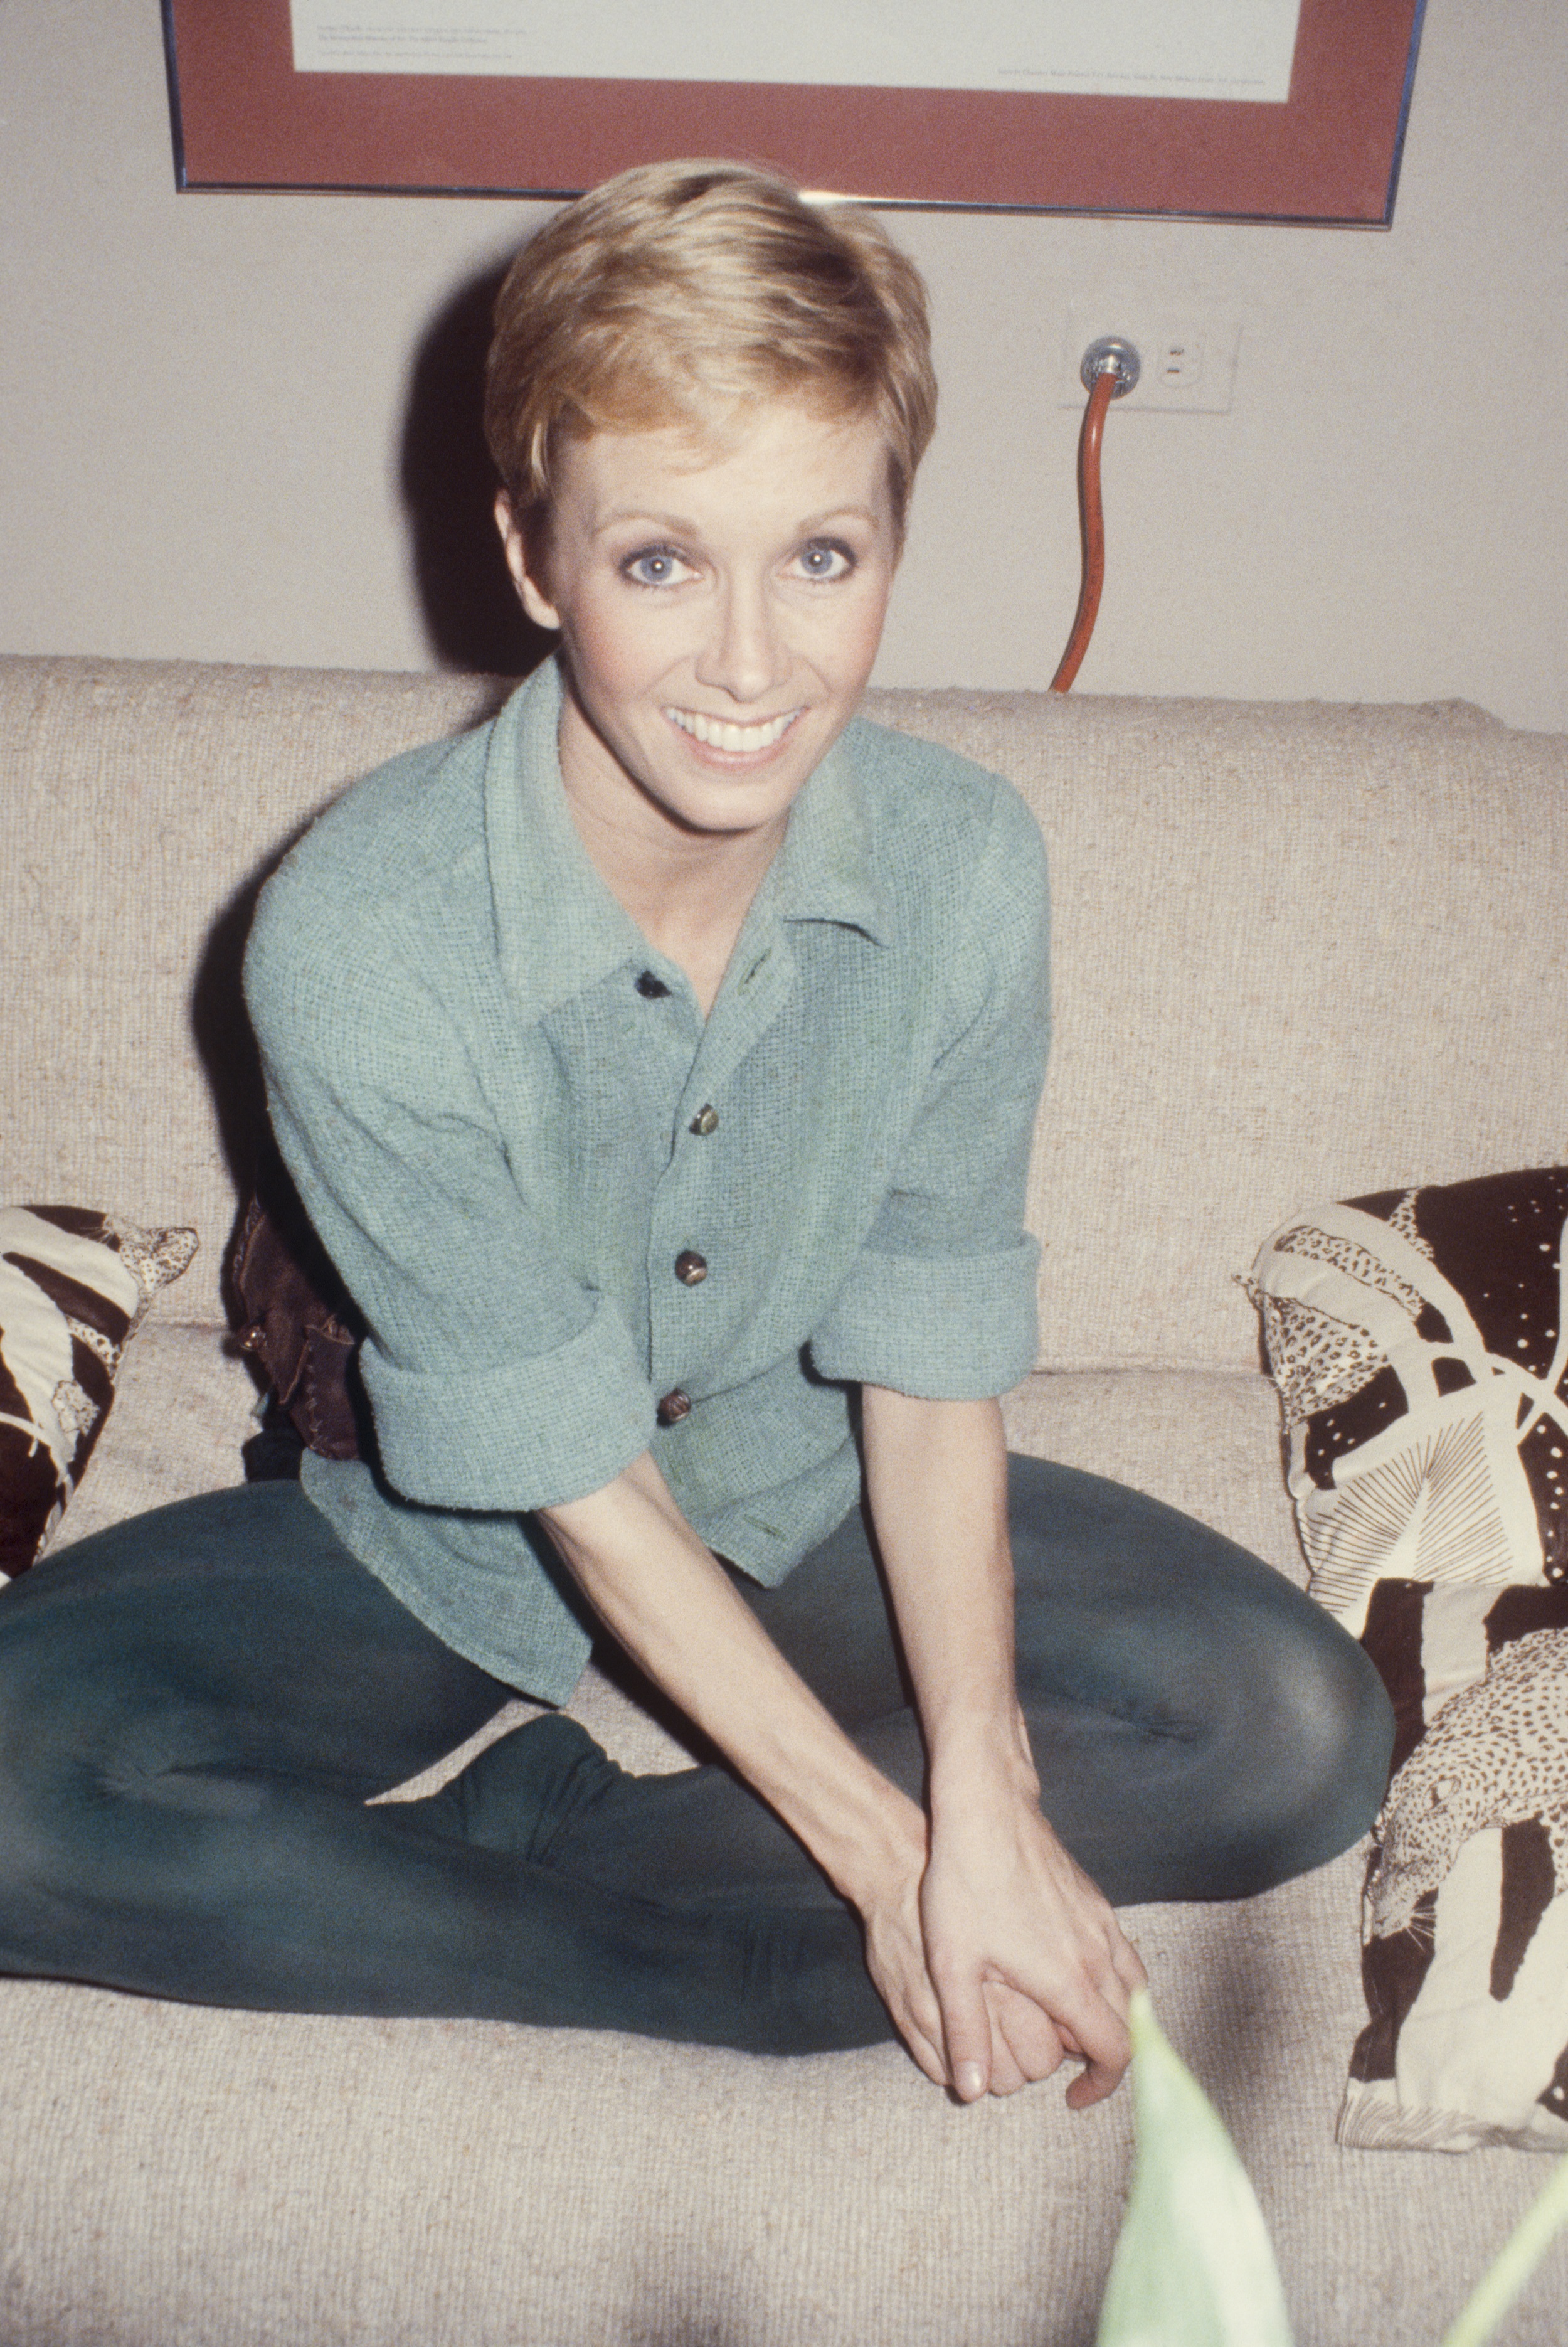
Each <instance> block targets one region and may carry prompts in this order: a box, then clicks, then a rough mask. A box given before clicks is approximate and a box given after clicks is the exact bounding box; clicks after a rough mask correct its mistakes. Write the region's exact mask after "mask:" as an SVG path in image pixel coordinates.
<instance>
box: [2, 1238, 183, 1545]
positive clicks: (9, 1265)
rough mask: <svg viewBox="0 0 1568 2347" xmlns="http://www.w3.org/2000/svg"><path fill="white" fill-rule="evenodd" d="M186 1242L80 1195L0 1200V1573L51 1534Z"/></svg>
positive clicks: (177, 1269)
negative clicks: (50, 1202)
mask: <svg viewBox="0 0 1568 2347" xmlns="http://www.w3.org/2000/svg"><path fill="white" fill-rule="evenodd" d="M196 1245H197V1240H196V1233H195V1232H194V1231H192V1230H183V1229H176V1230H151V1231H149V1230H141V1229H139V1228H138V1226H137V1225H135V1224H134V1223H122V1222H118V1221H117V1220H116V1219H115V1217H114V1216H113V1215H110V1214H97V1213H94V1212H92V1211H90V1210H89V1209H87V1208H84V1207H80V1206H6V1207H0V1580H6V1581H11V1580H15V1577H16V1575H17V1574H18V1573H26V1571H27V1569H28V1567H29V1566H30V1565H32V1564H33V1563H36V1560H37V1558H38V1557H39V1556H40V1555H41V1554H42V1553H43V1551H44V1550H45V1548H46V1546H47V1545H48V1542H49V1541H50V1540H51V1539H52V1538H53V1536H54V1534H55V1532H56V1529H57V1528H58V1525H59V1522H60V1519H61V1518H62V1516H63V1515H64V1514H65V1512H66V1505H67V1501H69V1499H70V1497H71V1494H72V1493H73V1491H75V1490H76V1488H77V1484H78V1483H79V1482H80V1481H81V1479H82V1474H83V1471H84V1470H85V1469H86V1467H87V1460H88V1459H89V1458H90V1457H91V1455H92V1450H93V1445H94V1444H95V1443H96V1442H97V1439H98V1436H99V1434H100V1433H101V1432H102V1430H103V1425H104V1420H105V1419H106V1418H107V1417H108V1410H109V1405H110V1403H111V1402H112V1401H113V1399H114V1381H115V1378H116V1376H117V1375H118V1370H119V1365H120V1361H121V1359H122V1358H123V1357H124V1353H125V1348H126V1346H127V1345H128V1343H129V1341H130V1339H131V1337H133V1336H134V1335H135V1334H136V1331H137V1329H138V1327H139V1326H140V1324H141V1319H142V1316H143V1314H144V1313H145V1312H146V1310H147V1307H148V1306H149V1303H150V1302H151V1300H152V1298H153V1296H155V1295H156V1294H157V1292H158V1290H159V1288H160V1287H166V1286H168V1285H169V1281H170V1280H173V1279H178V1278H179V1275H180V1273H181V1272H182V1271H184V1270H185V1268H186V1267H187V1266H188V1265H189V1264H190V1259H191V1257H192V1256H193V1255H195V1253H196Z"/></svg>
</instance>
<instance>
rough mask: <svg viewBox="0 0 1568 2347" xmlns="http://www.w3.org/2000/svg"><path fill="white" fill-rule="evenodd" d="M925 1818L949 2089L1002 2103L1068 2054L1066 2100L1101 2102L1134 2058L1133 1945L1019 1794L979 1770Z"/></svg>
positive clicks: (1078, 2106)
mask: <svg viewBox="0 0 1568 2347" xmlns="http://www.w3.org/2000/svg"><path fill="white" fill-rule="evenodd" d="M933 1809H934V1810H935V1813H936V1816H937V1819H938V1824H937V1825H936V1826H935V1827H934V1828H933V1831H932V1848H931V1855H930V1860H929V1862H928V1863H927V1868H926V1872H925V1878H924V1880H923V1881H922V1883H921V1886H920V1917H921V1925H922V1932H923V1939H924V1949H925V1958H926V1969H927V1973H928V1975H929V1978H930V1982H931V1984H932V1988H933V1991H934V1993H935V1996H936V1999H937V2002H938V2006H939V2008H940V2014H941V2029H942V2044H943V2047H944V2050H945V2052H946V2055H947V2067H948V2077H949V2079H950V2081H951V2084H952V2086H953V2089H954V2092H955V2093H956V2094H957V2095H958V2096H959V2098H960V2099H961V2100H962V2101H964V2102H972V2101H974V2100H975V2098H976V2097H977V2096H980V2095H983V2094H985V2093H986V2092H988V2090H989V2092H990V2093H991V2094H994V2095H1009V2094H1012V2093H1014V2092H1015V2091H1016V2090H1017V2088H1019V2087H1020V2086H1027V2085H1028V2084H1029V2083H1030V2081H1031V2080H1033V2079H1036V2078H1045V2077H1049V2076H1050V2075H1051V2073H1052V2072H1053V2071H1055V2070H1056V2069H1058V2068H1059V2067H1060V2065H1061V2062H1062V2059H1063V2057H1064V2056H1071V2057H1073V2058H1075V2059H1078V2060H1081V2061H1082V2062H1083V2063H1084V2065H1086V2066H1085V2068H1084V2069H1083V2071H1082V2073H1081V2075H1080V2076H1078V2077H1076V2078H1075V2079H1074V2080H1073V2082H1072V2084H1071V2086H1069V2088H1068V2090H1067V2099H1068V2102H1069V2103H1070V2104H1071V2106H1072V2107H1073V2108H1074V2109H1075V2110H1082V2109H1085V2108H1086V2107H1087V2106H1089V2105H1090V2104H1091V2103H1097V2102H1099V2101H1100V2100H1101V2099H1102V2096H1106V2095H1109V2094H1111V2093H1112V2092H1113V2090H1114V2089H1115V2087H1116V2086H1117V2085H1118V2084H1119V2082H1120V2080H1121V2078H1122V2073H1123V2071H1124V2070H1125V2069H1126V2067H1127V2064H1128V2061H1129V2059H1130V2057H1131V2054H1132V2045H1131V2041H1130V2040H1129V2038H1128V2034H1127V2004H1128V2000H1129V1998H1130V1996H1131V1995H1132V1991H1133V1989H1134V1988H1137V1987H1140V1986H1141V1985H1143V1983H1144V1981H1145V1979H1146V1975H1145V1973H1144V1971H1143V1963H1141V1961H1140V1959H1139V1956H1138V1952H1137V1951H1136V1949H1135V1948H1134V1947H1133V1946H1132V1942H1130V1941H1129V1940H1128V1939H1127V1937H1126V1935H1125V1934H1124V1932H1122V1927H1121V1925H1120V1924H1119V1923H1118V1922H1117V1921H1116V1917H1115V1915H1114V1914H1113V1913H1112V1910H1111V1907H1110V1905H1109V1903H1108V1902H1107V1901H1106V1900H1105V1899H1104V1898H1103V1897H1102V1894H1101V1892H1100V1891H1098V1890H1097V1889H1096V1888H1095V1885H1094V1884H1093V1883H1092V1882H1091V1881H1090V1879H1089V1877H1088V1876H1087V1875H1086V1874H1085V1873H1084V1871H1083V1870H1082V1868H1081V1867H1080V1866H1079V1865H1078V1864H1077V1863H1076V1862H1075V1860H1073V1859H1072V1858H1071V1857H1070V1856H1069V1854H1068V1852H1067V1851H1066V1850H1064V1849H1063V1848H1062V1846H1061V1842H1060V1841H1059V1840H1057V1838H1056V1836H1055V1835H1054V1834H1053V1833H1052V1831H1051V1829H1050V1826H1049V1825H1048V1824H1047V1823H1046V1820H1045V1819H1044V1818H1042V1817H1041V1815H1040V1809H1039V1808H1038V1806H1037V1805H1036V1802H1035V1800H1034V1799H1033V1798H1032V1797H1031V1796H1030V1792H1029V1790H1028V1788H1027V1786H1021V1785H1020V1786H1018V1787H1016V1788H1015V1787H1004V1786H1003V1785H1001V1784H999V1783H998V1782H997V1781H996V1779H995V1777H994V1776H992V1777H991V1778H990V1780H989V1783H988V1782H983V1781H982V1779H981V1778H979V1776H978V1775H977V1776H976V1777H975V1778H971V1779H970V1780H969V1783H968V1788H967V1789H966V1790H965V1792H964V1793H963V1794H962V1795H961V1796H960V1795H958V1794H957V1793H956V1790H955V1788H954V1787H953V1785H952V1784H951V1783H949V1785H948V1788H947V1793H946V1796H945V1797H938V1798H937V1799H934V1801H933Z"/></svg>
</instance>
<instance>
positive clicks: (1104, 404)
mask: <svg viewBox="0 0 1568 2347" xmlns="http://www.w3.org/2000/svg"><path fill="white" fill-rule="evenodd" d="M1119 380H1120V377H1119V376H1118V374H1117V373H1116V370H1115V368H1114V367H1112V366H1104V367H1102V369H1101V371H1100V373H1099V374H1097V375H1096V376H1095V378H1094V388H1093V390H1092V391H1091V393H1090V395H1089V405H1088V406H1087V407H1086V408H1085V409H1084V411H1083V429H1082V431H1081V433H1080V434H1079V436H1078V511H1079V520H1080V523H1081V528H1082V532H1083V584H1082V585H1081V587H1080V589H1079V590H1078V610H1077V612H1076V614H1075V615H1074V618H1073V621H1072V633H1071V635H1070V636H1069V637H1068V639H1067V650H1066V651H1064V652H1063V653H1062V655H1061V662H1060V664H1059V665H1058V668H1057V671H1056V674H1055V675H1054V676H1053V677H1052V678H1051V680H1050V690H1051V691H1052V692H1066V691H1067V689H1068V687H1069V686H1070V685H1071V682H1072V680H1073V678H1074V677H1075V676H1076V675H1077V674H1078V671H1079V669H1080V667H1081V665H1082V661H1083V655H1084V653H1085V652H1086V651H1088V650H1089V639H1090V637H1091V635H1092V634H1093V633H1094V621H1095V619H1096V617H1097V615H1098V613H1099V610H1100V590H1101V589H1102V587H1103V586H1104V584H1105V512H1104V508H1103V507H1102V504H1101V502H1100V443H1101V441H1102V439H1103V438H1104V436H1105V411H1106V409H1107V408H1108V407H1109V406H1110V405H1111V402H1112V399H1113V398H1114V396H1115V394H1116V385H1117V383H1118V382H1119Z"/></svg>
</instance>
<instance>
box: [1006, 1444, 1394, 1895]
mask: <svg viewBox="0 0 1568 2347" xmlns="http://www.w3.org/2000/svg"><path fill="white" fill-rule="evenodd" d="M1009 1500H1010V1507H1009V1513H1010V1517H1011V1523H1012V1536H1013V1555H1014V1563H1015V1567H1016V1571H1017V1574H1018V1590H1019V1598H1018V1648H1019V1683H1020V1693H1021V1695H1022V1697H1023V1701H1024V1706H1025V1711H1026V1714H1027V1716H1028V1719H1029V1726H1030V1738H1031V1741H1032V1744H1033V1747H1034V1754H1035V1759H1036V1764H1037V1766H1038V1768H1039V1769H1040V1779H1041V1786H1042V1793H1041V1805H1042V1807H1043V1809H1044V1810H1045V1813H1046V1815H1047V1817H1048V1818H1050V1821H1051V1823H1052V1825H1053V1826H1054V1828H1055V1829H1056V1830H1057V1832H1058V1833H1059V1834H1060V1835H1061V1839H1062V1840H1063V1841H1064V1842H1065V1843H1066V1844H1067V1847H1068V1848H1069V1850H1071V1852H1072V1854H1073V1856H1074V1857H1075V1858H1076V1859H1077V1860H1078V1861H1079V1863H1080V1864H1081V1866H1082V1867H1083V1868H1084V1870H1085V1871H1086V1872H1087V1873H1089V1874H1090V1875H1091V1876H1092V1878H1093V1879H1094V1881H1096V1882H1098V1883H1099V1884H1100V1886H1101V1888H1102V1890H1103V1891H1104V1892H1105V1893H1106V1896H1107V1897H1108V1898H1110V1899H1111V1900H1112V1901H1115V1902H1117V1903H1119V1904H1128V1903H1132V1902H1133V1901H1143V1900H1153V1899H1234V1898H1241V1897H1245V1896H1246V1895H1247V1894H1249V1893H1251V1892H1253V1891H1262V1890H1266V1889H1267V1888H1268V1887H1269V1886H1270V1885H1271V1884H1273V1883H1276V1882H1283V1881H1287V1880H1288V1879H1289V1877H1291V1876H1292V1875H1296V1874H1302V1873H1305V1872H1307V1870H1309V1869H1310V1868H1312V1867H1315V1866H1321V1865H1322V1864H1324V1863H1325V1862H1326V1860H1328V1859H1330V1858H1333V1857H1335V1856H1337V1854H1338V1852H1339V1851H1340V1850H1346V1849H1348V1847H1349V1846H1350V1844H1351V1843H1352V1842H1354V1841H1355V1840H1357V1839H1358V1836H1359V1835H1361V1834H1362V1833H1364V1832H1365V1831H1366V1829H1367V1828H1368V1826H1369V1825H1370V1824H1371V1822H1372V1819H1373V1817H1374V1816H1375V1815H1376V1813H1377V1809H1378V1803H1379V1802H1380V1801H1381V1799H1382V1797H1383V1791H1384V1788H1385V1786H1386V1784H1387V1781H1388V1768H1389V1749H1390V1747H1391V1744H1392V1739H1393V1715H1392V1712H1391V1710H1390V1707H1389V1699H1388V1696H1387V1695H1386V1694H1385V1693H1384V1690H1383V1686H1382V1682H1381V1681H1380V1680H1379V1678H1378V1675H1377V1672H1376V1671H1375V1670H1374V1668H1373V1666H1372V1665H1371V1663H1370V1662H1369V1661H1368V1657H1367V1655H1365V1654H1364V1653H1363V1651H1362V1650H1361V1648H1360V1647H1359V1646H1358V1645H1356V1644H1355V1642H1354V1640H1352V1639H1351V1638H1349V1637H1348V1636H1347V1635H1346V1634H1345V1632H1344V1631H1343V1630H1341V1629H1340V1627H1339V1625H1338V1624H1337V1623H1336V1622H1335V1621H1334V1620H1333V1618H1332V1617H1331V1616H1330V1615H1329V1614H1326V1613H1325V1612H1324V1611H1323V1610H1322V1608H1321V1607H1320V1606H1317V1605H1315V1604H1313V1603H1312V1601H1311V1600H1310V1599H1309V1598H1307V1597H1306V1596H1304V1595H1303V1594H1302V1593H1301V1591H1300V1590H1298V1589H1296V1587H1295V1586H1294V1584H1293V1583H1290V1582H1288V1581H1286V1579H1285V1578H1284V1576H1283V1575H1282V1574H1280V1573H1276V1572H1274V1571H1272V1570H1271V1569H1270V1567H1269V1566H1267V1565H1266V1564H1264V1563H1260V1562H1259V1560H1258V1559H1257V1558H1256V1557H1254V1556H1251V1555H1249V1554H1248V1553H1246V1551H1245V1549H1240V1548H1237V1547H1236V1546H1235V1544H1234V1542H1230V1541H1226V1540H1224V1539H1222V1538H1221V1537H1220V1535H1219V1534H1218V1533H1217V1532H1211V1531H1210V1530H1209V1529H1208V1527H1207V1526H1206V1525H1204V1524H1201V1523H1198V1522H1195V1521H1194V1519H1193V1518H1192V1517H1190V1516H1184V1515H1182V1514H1180V1513H1179V1512H1177V1511H1176V1510H1174V1509H1173V1508H1168V1507H1165V1506H1163V1505H1162V1503H1161V1502H1160V1501H1156V1500H1151V1499H1148V1498H1146V1497H1145V1496H1144V1495H1143V1494H1142V1493H1141V1492H1137V1491H1129V1490H1127V1489H1126V1488H1125V1487H1124V1486H1122V1485H1121V1484H1117V1483H1112V1482H1107V1481H1105V1480H1104V1479H1103V1478H1102V1477H1100V1476H1097V1475H1086V1474H1081V1473H1080V1472H1078V1471H1076V1470H1074V1469H1071V1468H1065V1467H1058V1466H1054V1465H1051V1464H1050V1463H1048V1462H1047V1461H1046V1460H1036V1459H1021V1458H1016V1457H1015V1458H1014V1459H1012V1460H1010V1461H1009Z"/></svg>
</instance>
